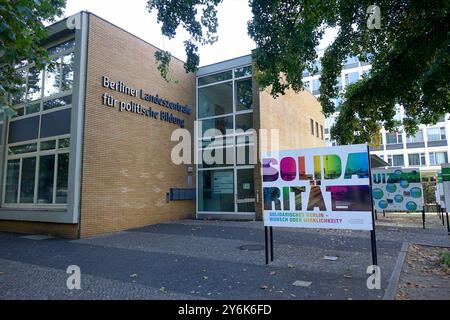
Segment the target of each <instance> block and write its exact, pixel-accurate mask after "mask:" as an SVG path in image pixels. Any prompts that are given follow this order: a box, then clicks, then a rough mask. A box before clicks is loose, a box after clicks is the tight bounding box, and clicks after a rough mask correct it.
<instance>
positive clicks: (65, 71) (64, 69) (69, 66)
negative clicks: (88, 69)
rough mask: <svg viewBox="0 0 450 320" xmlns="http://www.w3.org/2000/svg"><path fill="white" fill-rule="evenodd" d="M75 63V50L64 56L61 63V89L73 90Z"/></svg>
mask: <svg viewBox="0 0 450 320" xmlns="http://www.w3.org/2000/svg"><path fill="white" fill-rule="evenodd" d="M74 63H75V56H74V53H73V52H72V53H70V54H68V55H66V56H64V57H62V63H61V90H62V91H69V90H72V86H73V74H74Z"/></svg>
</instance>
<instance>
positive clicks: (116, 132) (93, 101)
mask: <svg viewBox="0 0 450 320" xmlns="http://www.w3.org/2000/svg"><path fill="white" fill-rule="evenodd" d="M155 51H156V48H155V47H153V46H152V45H150V44H147V43H146V42H144V41H142V40H140V39H138V38H136V37H134V36H133V35H131V34H129V33H127V32H126V31H124V30H122V29H120V28H117V27H115V26H113V25H111V24H109V23H108V22H106V21H104V20H102V19H100V18H98V17H96V16H94V15H90V30H89V51H88V72H87V93H86V109H85V130H84V151H83V172H82V196H81V237H88V236H92V235H97V234H101V233H108V232H114V231H119V230H125V229H129V228H134V227H139V226H144V225H149V224H155V223H160V222H164V221H170V220H178V219H183V218H193V217H195V202H194V201H179V202H178V201H176V202H170V203H166V193H167V192H169V190H170V188H173V187H175V188H187V187H190V188H195V177H194V176H195V174H194V173H192V174H191V175H192V176H193V183H194V184H193V185H192V186H188V185H187V179H188V178H187V176H188V172H187V167H186V166H185V165H181V166H177V165H174V164H173V163H172V161H171V150H172V148H173V146H174V145H175V144H176V143H175V142H171V141H170V137H171V134H172V132H173V130H175V129H177V128H179V126H177V125H175V124H169V123H166V122H162V121H160V120H159V119H158V120H155V119H150V118H148V117H145V116H141V115H137V114H134V113H129V112H119V110H118V108H117V107H116V108H109V107H106V106H104V105H102V95H103V93H108V94H110V95H112V96H114V98H116V99H117V100H122V101H125V102H129V101H133V102H136V103H140V104H141V105H143V106H144V107H146V108H148V107H151V108H152V109H153V110H154V111H158V112H159V111H170V110H169V109H167V108H165V107H162V106H157V105H154V104H152V103H150V102H145V101H142V100H141V99H139V98H137V97H130V96H127V95H124V94H121V93H119V92H114V91H111V90H108V89H106V88H103V87H102V81H101V80H102V76H108V77H109V78H110V79H111V80H113V81H119V80H120V81H123V82H124V83H125V84H126V85H128V86H130V87H133V88H136V89H144V91H145V92H148V93H151V94H153V95H156V94H158V95H159V97H161V98H164V99H167V100H170V101H173V102H179V103H180V104H183V105H184V104H188V105H189V107H191V109H192V113H191V115H190V116H188V115H184V114H182V113H180V112H176V111H175V112H173V111H172V113H173V115H174V116H176V117H179V118H183V119H184V120H185V122H186V128H187V129H189V130H191V132H192V130H193V122H194V119H195V76H194V75H193V74H186V73H185V71H184V69H183V63H182V62H181V61H179V60H177V59H175V58H174V59H172V62H171V78H172V79H173V80H174V81H172V82H171V83H167V82H166V81H165V80H163V79H162V78H161V76H160V75H159V71H158V70H157V69H156V65H155V59H154V53H155Z"/></svg>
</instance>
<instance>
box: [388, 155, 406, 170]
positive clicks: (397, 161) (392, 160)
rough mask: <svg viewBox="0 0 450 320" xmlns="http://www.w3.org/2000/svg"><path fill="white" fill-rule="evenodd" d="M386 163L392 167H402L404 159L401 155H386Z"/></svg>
mask: <svg viewBox="0 0 450 320" xmlns="http://www.w3.org/2000/svg"><path fill="white" fill-rule="evenodd" d="M387 162H388V163H389V164H390V165H391V166H394V167H403V166H404V165H405V158H404V156H403V155H402V154H395V155H388V156H387Z"/></svg>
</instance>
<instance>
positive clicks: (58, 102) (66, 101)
mask: <svg viewBox="0 0 450 320" xmlns="http://www.w3.org/2000/svg"><path fill="white" fill-rule="evenodd" d="M70 104H72V96H65V97H62V98H56V99H52V100H47V101H44V111H45V110H50V109H55V108H59V107H64V106H67V105H70Z"/></svg>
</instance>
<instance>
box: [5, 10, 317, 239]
mask: <svg viewBox="0 0 450 320" xmlns="http://www.w3.org/2000/svg"><path fill="white" fill-rule="evenodd" d="M48 31H49V37H48V39H47V41H46V42H45V44H44V45H45V46H46V48H47V49H48V52H49V55H50V58H51V63H50V64H49V65H47V66H46V67H45V69H44V70H38V69H36V68H35V67H34V65H33V63H26V62H23V63H21V64H20V65H18V66H17V68H18V72H19V73H20V75H21V76H22V78H23V85H21V86H20V87H19V88H18V89H19V90H18V93H17V94H14V95H11V96H10V100H11V103H12V105H13V106H14V108H15V110H16V112H17V114H16V115H15V116H14V117H13V118H11V119H8V118H7V117H6V116H5V115H4V114H2V116H1V121H0V128H1V137H0V143H1V148H0V151H1V157H0V168H1V170H0V181H1V184H0V188H1V190H0V194H1V204H0V231H10V232H19V233H39V234H50V235H57V236H62V237H67V238H83V237H90V236H94V235H98V234H104V233H109V232H116V231H120V230H126V229H131V228H137V227H141V226H145V225H150V224H156V223H161V222H166V221H172V220H179V219H186V218H192V219H193V218H196V217H197V218H230V219H258V218H259V217H261V215H262V199H261V197H262V195H261V192H260V189H261V177H260V174H261V173H260V171H261V170H260V167H259V164H258V162H257V161H256V162H252V161H249V160H247V162H246V160H245V159H244V160H243V162H242V161H238V159H236V158H235V155H237V154H241V153H240V152H237V150H241V149H244V150H246V151H244V154H247V158H248V157H250V153H252V154H253V153H254V152H259V151H260V150H259V144H258V143H256V139H257V137H258V135H256V138H253V134H251V133H249V130H251V129H256V130H259V129H261V128H268V129H270V128H272V127H277V128H279V129H280V130H279V136H280V141H281V143H280V146H281V147H283V148H298V147H309V146H311V147H312V146H320V145H322V144H323V143H324V135H323V132H320V128H321V127H323V125H324V123H323V121H324V119H323V115H322V113H321V108H320V105H319V104H318V102H317V101H316V99H315V98H314V97H313V96H312V95H311V94H310V93H307V92H303V93H300V94H294V93H291V92H289V93H288V94H287V95H286V96H285V97H282V98H280V99H277V100H275V99H273V98H272V97H271V96H270V95H269V94H268V93H267V92H266V91H260V90H259V88H258V86H257V84H256V82H255V80H254V77H253V75H252V67H251V65H252V61H251V57H250V56H246V57H241V58H237V59H233V60H230V61H225V62H222V63H219V64H215V65H211V66H206V67H203V68H201V69H200V70H199V71H198V74H197V75H195V74H192V73H190V74H186V73H185V70H184V63H183V61H181V60H178V59H176V58H175V57H174V58H172V61H171V66H170V68H171V70H170V72H171V73H170V74H171V77H172V78H173V79H174V81H170V82H167V81H165V80H164V79H163V78H162V77H161V75H160V74H159V71H158V70H157V68H156V61H155V59H154V54H155V52H156V51H157V50H158V49H157V48H156V47H154V46H153V45H151V44H149V43H147V42H145V41H143V40H141V39H139V38H137V37H135V36H133V35H132V34H130V33H128V32H126V31H125V30H123V29H121V28H119V27H117V26H115V25H113V24H111V23H109V22H107V21H105V20H103V19H101V18H99V17H97V16H95V15H93V14H91V13H88V12H81V13H79V14H77V15H75V16H73V17H70V18H68V19H65V20H63V21H60V22H58V23H56V24H54V25H52V26H50V27H49V30H48ZM196 120H198V121H196ZM311 121H312V122H311ZM310 122H311V125H310ZM309 126H311V129H309V128H310V127H309ZM288 128H289V130H288ZM178 129H182V130H183V132H187V133H188V140H190V141H188V142H189V144H188V146H189V147H188V150H185V151H186V152H188V153H192V154H195V157H197V156H198V155H199V154H200V155H201V156H203V153H204V151H205V149H206V150H208V149H211V141H219V140H220V138H225V139H224V141H229V140H232V142H231V144H227V143H224V145H223V148H226V149H229V150H232V152H233V154H231V156H230V155H228V157H231V162H225V164H222V163H220V162H219V163H212V164H211V163H210V162H208V161H207V162H199V165H198V168H197V166H196V162H195V161H192V162H184V163H181V164H180V163H176V162H175V161H173V154H172V153H173V150H174V148H175V147H176V146H177V145H178V144H179V143H180V141H178V140H177V139H174V137H173V134H174V132H175V131H177V130H178ZM208 129H215V130H218V131H219V133H217V132H216V133H214V134H213V135H209V136H208V137H205V135H204V134H205V133H207V132H208ZM226 129H229V130H231V131H229V132H226ZM239 129H242V131H243V132H241V130H239ZM309 130H312V131H311V132H310V131H309ZM222 132H223V133H222ZM185 142H186V141H185ZM251 146H255V148H254V149H252V151H250V147H251ZM212 149H214V150H213V152H212V153H213V154H214V155H216V153H217V150H218V149H221V148H217V146H216V147H214V148H212ZM194 151H195V152H194ZM207 153H208V152H207ZM256 158H257V157H256ZM193 160H194V159H193ZM197 181H198V183H197Z"/></svg>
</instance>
